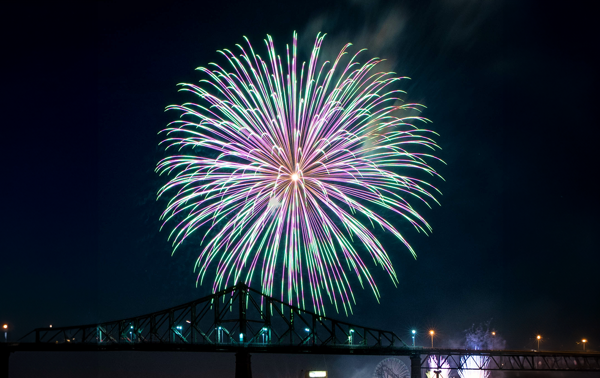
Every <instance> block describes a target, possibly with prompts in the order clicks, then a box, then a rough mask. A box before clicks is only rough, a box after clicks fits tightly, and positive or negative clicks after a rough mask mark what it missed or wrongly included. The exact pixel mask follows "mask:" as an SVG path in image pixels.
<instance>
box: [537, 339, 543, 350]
mask: <svg viewBox="0 0 600 378" xmlns="http://www.w3.org/2000/svg"><path fill="white" fill-rule="evenodd" d="M541 339H542V336H540V335H537V341H538V349H537V350H538V352H539V351H540V340H541Z"/></svg>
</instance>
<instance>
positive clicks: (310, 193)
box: [157, 33, 439, 313]
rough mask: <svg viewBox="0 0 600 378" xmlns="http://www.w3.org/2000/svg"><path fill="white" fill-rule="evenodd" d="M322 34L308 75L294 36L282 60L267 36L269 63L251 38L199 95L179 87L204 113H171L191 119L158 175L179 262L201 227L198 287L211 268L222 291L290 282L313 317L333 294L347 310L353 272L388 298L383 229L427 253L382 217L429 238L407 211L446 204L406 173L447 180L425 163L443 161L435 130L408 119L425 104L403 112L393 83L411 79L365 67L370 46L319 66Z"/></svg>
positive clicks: (168, 135)
mask: <svg viewBox="0 0 600 378" xmlns="http://www.w3.org/2000/svg"><path fill="white" fill-rule="evenodd" d="M323 38H324V35H317V38H316V41H315V44H314V48H313V50H312V54H311V57H310V61H309V62H308V64H305V62H303V63H302V65H301V67H300V68H299V67H298V60H297V35H296V33H294V38H293V43H292V46H291V48H290V46H287V54H286V57H284V59H283V60H282V59H281V57H280V56H278V55H277V54H276V53H275V47H274V44H273V40H272V38H271V37H270V36H268V38H267V40H265V43H266V45H267V59H265V60H263V59H262V58H261V57H260V56H259V55H258V54H256V53H255V52H254V50H253V48H252V46H251V45H250V42H249V41H248V40H247V39H246V41H247V43H248V46H247V48H245V47H242V46H240V45H237V47H238V48H239V50H240V54H239V55H236V54H234V53H233V52H232V51H230V50H223V51H220V53H221V54H222V55H224V56H225V58H226V59H227V61H228V64H229V68H223V67H221V66H219V65H217V64H214V63H211V64H210V65H209V67H210V68H205V67H199V68H198V70H200V71H202V72H203V73H204V74H206V78H205V79H204V80H201V81H200V85H194V84H180V85H181V86H182V87H183V88H182V90H183V91H189V92H192V93H193V94H195V95H196V96H197V97H199V98H200V100H201V102H200V103H199V104H196V103H185V104H183V105H173V106H169V107H168V109H173V110H177V111H179V112H181V118H180V119H179V120H177V121H174V122H172V123H170V124H169V125H168V127H167V128H166V129H165V130H163V131H162V132H163V133H164V135H165V139H164V141H163V142H162V143H163V144H165V145H166V148H167V151H168V152H169V151H172V152H171V153H178V154H172V155H170V156H167V157H166V158H164V159H163V160H161V161H160V162H159V163H158V166H157V172H159V173H161V174H163V173H167V174H169V175H171V177H170V181H169V182H168V183H167V184H166V185H165V186H164V187H162V188H161V189H160V191H159V193H158V195H159V197H161V196H164V197H168V199H169V202H168V205H167V208H166V210H165V211H164V213H163V215H162V220H163V221H164V223H171V224H172V225H173V226H172V228H173V229H172V231H171V233H170V236H169V238H170V240H172V242H173V248H174V249H173V252H174V251H175V250H176V249H177V248H178V247H179V246H181V244H182V243H183V241H184V240H186V238H187V237H189V236H190V235H191V234H192V233H193V232H194V231H197V230H202V232H201V234H202V236H201V239H202V241H201V252H200V255H199V257H198V260H197V262H196V267H195V268H196V269H198V271H199V275H198V280H199V282H200V284H202V282H203V280H204V279H206V278H207V273H209V272H210V274H208V276H210V277H212V275H213V272H214V282H213V290H215V291H216V290H220V289H222V288H224V287H226V286H227V285H229V284H231V283H235V282H238V281H244V282H246V283H247V284H248V285H250V283H251V282H252V280H253V279H257V278H258V276H259V277H260V283H261V285H262V290H263V292H264V293H265V294H267V295H273V293H274V286H276V284H277V285H279V284H280V285H281V286H280V289H281V293H280V294H281V299H282V301H286V302H287V303H290V304H292V303H294V302H295V303H296V304H298V305H299V306H301V307H302V308H306V304H305V293H307V294H308V293H309V294H310V297H311V298H312V304H313V308H314V310H315V311H317V312H319V313H324V311H325V309H324V304H325V301H324V296H327V297H328V298H329V300H330V301H331V302H332V303H333V304H334V305H335V308H336V311H339V309H338V305H339V303H341V306H342V307H343V308H344V311H346V312H347V311H348V310H351V304H352V303H355V300H354V294H353V293H352V289H351V285H350V279H349V277H348V273H349V272H350V271H354V273H355V274H356V276H357V277H358V281H359V283H360V285H361V286H363V287H364V284H365V281H366V283H367V284H368V285H369V286H370V287H371V288H372V290H373V293H374V294H375V296H376V297H377V298H379V290H378V288H377V286H376V284H375V281H374V279H373V276H372V275H371V273H370V271H369V269H368V267H367V264H366V263H365V261H364V260H363V258H364V257H365V256H366V255H367V254H368V255H370V256H371V258H372V259H373V260H374V262H375V264H380V265H381V266H382V267H383V269H384V270H385V271H386V272H387V273H388V274H389V276H390V277H391V279H392V281H393V282H394V284H396V283H397V282H398V279H397V276H396V273H395V271H394V268H393V267H392V264H391V261H390V259H389V256H388V254H387V253H386V251H385V249H384V247H383V245H382V244H381V243H380V242H379V241H378V240H377V238H376V237H375V235H374V233H373V231H374V228H376V227H379V228H381V229H382V230H384V231H387V232H389V233H391V234H392V235H394V236H395V237H396V238H398V239H399V240H400V241H402V243H404V245H405V246H406V248H408V250H409V251H410V252H411V253H412V254H413V255H414V256H415V257H416V255H415V252H414V251H413V249H412V248H411V246H410V245H409V244H408V242H407V241H406V240H405V239H404V237H403V236H402V235H401V233H400V232H398V230H397V229H396V227H395V226H393V225H392V224H391V223H390V222H389V221H388V220H386V219H385V218H384V217H383V216H382V214H384V213H385V214H387V215H388V218H391V219H393V220H394V221H396V220H397V219H398V218H400V219H403V220H405V221H408V222H410V224H412V225H413V226H414V227H415V228H416V229H417V230H419V231H423V232H425V233H427V232H429V231H430V226H429V224H428V223H427V222H426V221H425V220H424V219H423V218H422V217H421V216H420V215H419V214H418V213H417V211H416V210H415V209H414V208H413V207H412V206H411V204H410V203H409V199H411V202H412V200H421V201H423V202H424V203H426V204H428V205H429V203H428V202H431V201H434V202H437V201H436V199H435V198H434V196H433V195H432V192H433V191H437V189H435V187H433V186H432V185H431V184H429V183H427V182H426V181H423V180H422V179H419V178H416V177H414V175H412V176H411V175H409V174H411V172H416V171H418V172H425V173H426V174H428V175H430V176H439V175H438V174H437V173H436V171H435V170H434V169H433V168H432V167H431V166H430V165H429V163H428V161H429V160H431V159H437V158H436V157H434V156H433V155H430V154H429V153H428V152H427V151H431V150H433V151H435V150H437V149H438V148H439V147H438V146H437V144H436V143H435V142H434V141H433V140H432V139H431V138H430V137H429V135H431V134H433V132H432V131H430V130H426V129H423V128H420V127H419V126H417V125H415V124H413V123H419V124H427V123H429V122H430V121H428V120H427V119H425V118H422V117H419V116H411V114H413V113H414V112H415V110H417V111H419V110H420V109H421V108H422V106H421V105H419V104H405V103H403V102H402V100H401V99H400V98H399V97H398V96H401V95H402V94H403V93H404V92H403V91H401V90H399V89H396V88H395V85H396V84H397V83H398V82H399V81H400V80H401V79H404V78H401V77H397V76H395V75H394V73H389V72H377V70H376V69H375V68H376V66H377V64H378V63H380V62H381V61H382V59H379V58H374V59H370V60H368V61H367V62H366V63H365V64H360V63H358V61H357V59H358V55H359V54H360V53H361V51H362V50H361V51H359V52H358V53H356V54H355V55H354V56H352V57H350V58H349V59H347V58H345V57H344V56H345V55H347V52H346V50H347V49H348V47H349V46H351V45H350V44H347V45H346V46H345V47H344V48H343V49H342V50H341V51H340V53H339V54H338V56H337V58H336V59H335V60H334V61H333V62H319V53H320V51H321V45H322V43H323ZM346 60H347V62H346V63H342V61H346ZM284 68H285V70H284ZM409 113H410V114H409ZM179 153H185V154H181V155H180V154H179ZM438 160H439V159H438ZM427 177H428V176H427ZM163 225H164V224H163ZM211 265H212V266H213V267H214V268H215V269H216V270H213V271H212V272H211V271H210V270H209V267H210V266H211ZM344 265H346V267H344ZM257 267H259V269H258V274H257ZM346 268H347V269H346Z"/></svg>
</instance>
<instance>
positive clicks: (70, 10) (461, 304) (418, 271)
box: [0, 0, 600, 378]
mask: <svg viewBox="0 0 600 378" xmlns="http://www.w3.org/2000/svg"><path fill="white" fill-rule="evenodd" d="M82 3H83V2H82ZM583 4H585V2H577V1H572V2H552V1H548V2H535V1H504V2H503V1H475V0H435V1H430V2H425V1H396V2H393V3H385V2H381V1H366V0H353V1H338V2H323V1H315V2H306V1H299V2H289V1H271V2H270V1H260V2H253V1H246V2H240V3H235V2H216V1H215V2H204V1H195V2H184V3H176V2H162V3H160V2H139V3H131V2H100V3H98V5H97V7H90V6H89V4H88V5H85V6H83V5H81V4H80V5H50V4H45V5H41V6H40V5H33V4H30V5H20V6H10V7H8V8H5V9H4V11H3V12H2V13H3V15H2V18H3V21H2V24H3V28H4V30H3V41H4V43H3V51H4V54H3V55H4V58H3V62H2V66H3V70H2V71H3V78H4V79H3V81H4V82H3V85H2V88H3V91H2V92H3V93H2V98H3V101H2V104H3V116H4V118H3V119H4V123H3V124H4V134H3V135H4V136H3V138H2V144H3V146H4V164H3V165H4V170H3V177H4V179H3V180H2V186H1V190H2V198H3V199H4V201H5V205H4V208H5V211H4V217H3V218H4V221H3V222H2V223H3V227H2V239H1V240H2V247H1V251H2V256H1V257H2V258H1V262H0V284H1V287H2V300H1V301H0V322H2V323H4V322H7V323H9V324H10V326H11V329H12V331H11V332H10V335H9V337H10V338H11V339H12V340H15V339H17V338H18V337H20V336H22V335H24V334H25V333H27V332H28V331H30V330H31V329H33V328H35V327H41V326H47V325H49V324H53V325H55V326H64V325H75V324H86V323H93V322H97V321H108V320H115V319H119V318H124V317H130V316H135V315H141V314H144V313H148V312H152V311H156V310H160V309H163V308H167V307H170V306H174V305H177V304H180V303H183V302H186V301H190V300H192V299H195V298H199V297H202V296H205V295H207V294H208V293H209V292H210V287H209V286H205V287H198V288H196V286H195V278H196V275H195V273H194V272H193V264H194V261H195V258H196V257H197V254H198V250H197V249H194V248H191V247H190V248H188V249H185V250H180V251H178V252H177V253H176V254H175V255H173V256H171V250H170V246H169V244H168V243H167V241H166V238H167V233H166V232H164V231H163V232H160V233H159V232H158V227H159V225H160V224H159V222H158V216H159V214H160V212H161V211H162V206H163V205H164V203H162V202H156V201H155V197H156V192H157V190H158V189H159V187H160V186H161V185H162V184H164V181H163V180H162V179H159V178H158V177H157V175H156V174H155V173H154V167H155V165H156V163H157V161H158V159H160V158H161V157H162V156H163V152H162V150H161V149H160V148H159V147H158V146H157V144H158V142H159V141H160V138H159V137H158V136H157V135H156V134H157V132H158V131H159V130H161V129H162V128H163V127H164V126H165V125H166V124H167V123H168V122H169V121H171V120H172V119H173V118H174V117H175V116H176V115H175V114H174V113H165V112H164V108H165V107H166V106H167V105H170V104H175V103H181V102H185V101H189V100H192V99H191V98H190V95H189V94H188V95H185V94H182V93H178V92H177V87H176V84H177V83H180V82H197V81H198V80H199V79H200V78H201V76H200V74H199V73H197V72H195V71H194V68H196V67H198V66H201V65H206V64H207V63H209V62H211V61H218V60H219V59H220V58H219V55H218V54H217V53H216V50H218V49H222V48H233V47H234V46H235V44H236V43H241V42H243V39H242V37H243V36H244V35H246V36H248V37H249V39H250V40H251V41H252V42H253V46H254V47H255V48H256V49H257V50H258V51H259V52H264V48H263V46H264V45H263V44H262V39H263V38H264V37H265V36H266V35H267V34H270V35H272V36H273V38H274V40H275V43H276V47H278V48H279V50H280V52H281V53H282V54H283V51H284V48H285V44H286V43H289V42H290V41H291V37H292V32H293V31H294V30H296V31H298V33H299V34H300V38H301V45H303V46H304V45H306V41H310V40H312V39H313V38H314V36H315V34H316V32H318V31H323V32H326V33H328V36H327V37H326V38H325V45H324V46H325V50H326V51H335V50H339V48H340V47H341V44H342V43H345V42H352V43H354V44H355V46H356V47H357V48H363V47H367V48H369V49H370V52H371V53H372V54H375V55H379V56H382V57H384V58H388V63H387V64H389V67H390V69H391V70H394V71H395V72H397V73H398V74H399V75H402V76H409V77H411V78H412V80H411V81H410V82H409V83H408V84H406V85H405V86H404V87H403V89H405V90H407V92H408V96H407V98H408V99H410V100H411V101H413V102H420V103H423V104H424V105H426V106H427V110H426V111H425V113H424V116H426V117H427V118H429V119H431V120H433V122H434V123H433V126H432V129H434V130H435V131H436V132H438V133H439V134H440V137H438V138H437V141H438V143H439V144H440V146H441V147H442V148H443V150H442V151H441V152H440V154H439V156H440V157H441V158H442V159H443V160H444V161H446V163H447V165H446V166H444V165H442V164H438V165H437V166H436V167H435V168H437V169H438V170H439V172H440V173H441V174H442V176H443V177H444V178H445V179H446V181H445V182H443V181H441V180H439V181H438V182H436V183H435V184H436V186H438V187H439V188H440V190H441V191H442V192H443V196H441V197H440V201H441V204H442V206H435V207H433V208H432V209H431V210H427V209H425V210H423V215H424V217H425V218H426V219H427V220H428V221H429V222H430V224H431V225H432V226H433V229H434V231H433V234H432V235H430V236H429V237H427V236H424V235H423V234H418V233H416V232H414V231H412V230H410V229H408V228H403V229H402V230H403V232H406V237H407V238H408V240H409V241H410V243H411V245H412V246H413V247H414V248H415V250H416V252H417V254H418V259H417V260H414V259H413V258H412V257H411V256H410V254H409V253H408V252H407V251H406V250H405V249H404V248H402V247H401V246H400V245H398V243H396V242H393V241H392V240H391V239H385V238H384V240H383V241H384V243H387V244H385V246H386V248H387V249H388V252H389V253H390V255H391V256H392V261H393V262H394V265H395V268H396V270H397V272H398V275H399V279H400V284H399V285H398V287H397V288H394V286H393V285H392V283H391V281H390V280H389V279H388V278H387V277H386V276H385V275H384V274H383V273H382V272H381V273H380V272H378V273H377V274H378V275H377V282H378V284H379V287H380V289H381V292H382V299H381V303H380V304H377V302H376V300H375V298H374V297H373V296H372V294H371V292H370V291H369V290H364V291H361V290H360V289H358V292H357V299H358V305H357V306H356V307H355V313H354V315H352V316H350V318H348V320H349V321H350V322H353V323H357V324H364V325H366V326H372V327H377V328H382V329H388V330H391V331H394V332H395V333H396V334H398V335H399V336H400V337H405V338H406V339H410V337H409V336H408V331H409V330H410V329H411V328H413V327H414V328H416V329H418V330H419V331H420V332H421V334H420V335H419V338H418V339H417V343H418V344H419V343H426V342H428V341H427V339H426V335H425V332H426V331H427V330H428V329H430V328H434V329H435V330H436V333H437V335H438V336H436V346H456V345H460V344H461V338H463V337H464V330H465V329H467V328H469V327H470V326H471V325H472V324H481V323H485V322H488V321H491V327H492V328H494V329H495V330H497V332H498V334H499V335H500V336H501V337H502V338H504V339H505V340H506V346H507V348H511V349H532V348H533V347H534V343H535V341H534V338H535V335H536V334H538V333H539V334H541V335H543V338H544V339H543V340H544V341H543V343H544V348H546V349H557V350H573V349H579V348H581V346H580V345H578V344H576V342H577V341H579V340H581V339H582V338H584V337H585V338H587V339H589V347H590V348H591V349H596V350H600V326H599V324H598V319H600V305H599V298H600V283H599V282H600V281H599V280H598V267H599V263H600V261H599V260H600V257H599V248H598V241H599V240H598V239H599V237H598V235H599V231H598V230H599V228H600V222H599V220H598V216H597V215H598V212H599V210H600V203H599V195H598V193H600V190H598V187H597V184H596V183H597V181H598V174H599V169H598V166H599V163H600V159H599V158H598V147H597V144H598V136H599V131H598V116H597V114H598V113H597V107H598V105H597V102H598V96H597V94H596V88H597V85H598V70H597V67H598V62H597V61H596V60H595V59H594V55H595V53H596V52H597V48H598V30H597V29H598V28H597V22H596V17H595V16H594V15H595V13H594V12H593V11H592V9H591V8H589V7H587V6H584V5H583ZM373 272H377V270H376V269H375V268H373ZM332 314H333V310H332V311H330V312H329V314H328V315H330V316H334V317H339V318H341V319H344V318H345V315H344V314H337V315H332ZM273 358H274V357H273V356H265V355H263V356H260V355H256V356H254V357H253V362H254V364H253V367H254V369H253V371H254V376H255V378H261V377H286V378H287V377H296V376H297V374H298V372H299V370H300V369H307V368H327V369H329V370H330V371H331V373H332V375H331V376H332V377H352V378H354V377H355V378H360V377H370V376H371V375H372V372H373V369H374V367H375V365H376V364H377V362H379V360H380V359H379V358H362V359H361V358H354V359H351V358H342V357H322V356H318V357H310V356H300V357H298V356H287V357H277V361H278V363H277V364H275V365H273ZM233 361H234V357H233V355H228V354H222V355H220V354H219V355H218V354H207V355H201V354H195V355H188V354H156V355H153V354H146V355H139V354H134V353H115V354H110V355H98V354H53V355H48V354H33V353H31V354H25V353H17V354H15V355H13V356H12V357H11V377H28V376H48V377H54V376H57V377H58V376H61V377H97V376H98V377H104V376H109V375H110V376H111V377H121V376H123V377H125V376H148V377H154V376H156V377H158V376H181V377H187V376H190V377H192V376H204V375H203V374H202V373H203V372H210V374H213V375H210V374H208V373H207V374H206V376H225V377H226V376H233V366H234V365H233ZM42 372H43V374H42Z"/></svg>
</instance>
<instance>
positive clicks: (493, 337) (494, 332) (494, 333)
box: [492, 331, 496, 349]
mask: <svg viewBox="0 0 600 378" xmlns="http://www.w3.org/2000/svg"><path fill="white" fill-rule="evenodd" d="M495 341H496V331H492V349H494V344H496V343H495Z"/></svg>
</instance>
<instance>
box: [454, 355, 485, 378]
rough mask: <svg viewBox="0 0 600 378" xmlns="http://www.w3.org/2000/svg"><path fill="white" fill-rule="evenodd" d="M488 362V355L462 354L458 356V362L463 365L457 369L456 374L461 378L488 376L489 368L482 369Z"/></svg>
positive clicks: (483, 377) (482, 377)
mask: <svg viewBox="0 0 600 378" xmlns="http://www.w3.org/2000/svg"><path fill="white" fill-rule="evenodd" d="M489 363H490V358H489V357H488V356H464V357H461V358H460V364H461V366H462V367H463V368H462V369H458V375H459V376H460V377H461V378H488V377H490V373H491V371H490V370H483V369H485V368H486V367H487V365H488V364H489Z"/></svg>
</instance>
